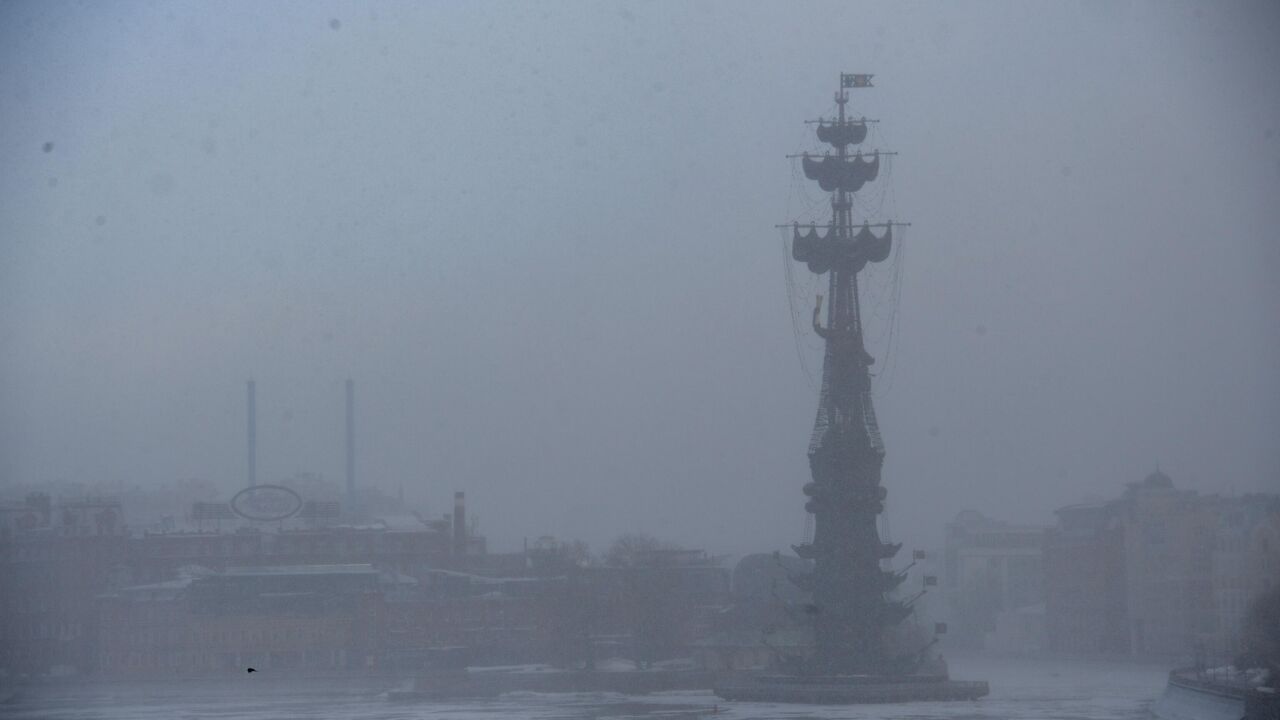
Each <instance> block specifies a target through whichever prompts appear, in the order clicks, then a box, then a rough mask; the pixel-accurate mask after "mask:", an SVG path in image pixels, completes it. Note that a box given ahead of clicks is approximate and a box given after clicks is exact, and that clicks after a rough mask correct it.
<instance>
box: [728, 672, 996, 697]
mask: <svg viewBox="0 0 1280 720" xmlns="http://www.w3.org/2000/svg"><path fill="white" fill-rule="evenodd" d="M988 692H990V688H989V687H987V683H986V681H982V680H978V681H963V680H951V679H948V678H947V676H945V675H764V674H761V675H743V676H738V677H734V678H732V679H728V680H726V681H725V682H724V683H723V684H721V685H719V686H718V687H716V688H715V694H716V695H718V696H719V697H721V698H723V699H725V700H736V701H743V702H772V703H805V704H809V705H856V704H873V703H904V702H930V701H942V700H977V699H978V698H980V697H983V696H984V695H986V694H987V693H988Z"/></svg>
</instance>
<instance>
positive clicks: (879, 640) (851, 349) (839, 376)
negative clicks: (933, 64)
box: [792, 73, 914, 675]
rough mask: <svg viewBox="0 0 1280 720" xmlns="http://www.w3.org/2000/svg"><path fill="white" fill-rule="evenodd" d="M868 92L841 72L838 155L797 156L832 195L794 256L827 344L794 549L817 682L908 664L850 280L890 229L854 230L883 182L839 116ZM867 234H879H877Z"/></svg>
mask: <svg viewBox="0 0 1280 720" xmlns="http://www.w3.org/2000/svg"><path fill="white" fill-rule="evenodd" d="M864 87H871V76H870V75H852V74H844V73H842V74H841V76H840V88H839V90H838V91H837V92H836V96H835V100H836V104H837V106H838V107H839V114H838V115H837V117H836V119H835V120H834V121H827V120H819V121H818V127H817V135H818V139H819V140H821V141H822V142H824V143H827V144H829V145H832V146H833V147H834V148H835V151H836V152H835V154H834V155H832V154H831V153H829V152H828V153H826V154H824V156H823V157H822V158H821V159H818V158H815V157H812V156H810V155H809V154H807V153H806V154H804V155H802V156H801V157H802V162H803V166H804V172H805V176H806V177H807V178H809V179H810V180H816V181H818V183H819V185H820V186H821V187H822V189H823V190H826V191H828V192H831V194H832V195H831V224H830V225H828V226H827V227H826V228H825V230H826V232H825V234H824V233H821V232H820V228H819V226H817V225H816V224H811V225H809V226H808V227H807V228H802V227H801V226H800V225H799V224H793V238H792V257H793V258H794V259H795V260H797V261H799V262H803V263H806V264H807V265H808V267H809V270H810V271H812V272H814V273H816V274H823V273H826V274H828V275H829V277H828V297H829V298H830V301H829V303H828V305H827V314H826V325H825V327H824V326H823V324H822V322H821V317H820V315H821V308H822V297H821V296H819V297H818V304H817V306H816V307H815V308H814V312H813V327H814V331H815V332H816V333H817V334H818V335H819V336H820V337H822V339H823V341H824V344H825V352H824V356H823V368H822V390H821V394H820V397H819V400H818V412H817V418H816V420H815V421H814V427H813V435H812V438H811V440H810V443H809V468H810V473H811V475H812V478H813V480H812V482H809V483H808V484H806V485H805V486H804V493H805V495H807V496H809V501H808V502H807V503H806V505H805V509H806V510H807V511H808V512H810V513H812V514H813V516H814V536H813V541H812V542H811V543H806V544H803V545H798V546H796V547H795V551H796V553H797V554H798V555H800V557H802V558H806V559H808V560H812V561H813V570H812V571H811V572H809V573H807V574H804V575H800V576H796V577H794V578H793V580H794V581H795V583H796V584H797V585H798V586H799V587H801V588H802V589H804V590H806V591H808V592H809V593H810V594H811V595H812V603H811V604H810V605H809V606H808V609H809V614H810V617H811V619H812V623H813V626H814V653H813V656H812V657H811V658H810V659H809V660H808V662H807V665H806V670H807V671H808V672H809V673H811V674H815V675H854V674H882V673H887V672H907V671H911V670H913V669H914V668H911V667H905V666H904V664H907V663H908V660H907V659H905V658H904V657H900V656H899V654H897V653H894V652H892V651H891V650H890V649H889V648H888V647H887V646H886V644H885V631H886V630H887V629H889V628H891V627H893V626H895V625H897V624H898V623H900V622H902V620H904V619H905V618H906V617H907V616H908V615H910V613H911V608H910V606H909V604H908V603H904V602H897V601H893V600H890V599H889V593H890V592H891V591H892V590H893V589H894V588H896V587H897V586H898V585H899V584H900V583H901V582H902V581H903V580H904V579H905V577H906V575H905V573H895V572H893V571H887V570H882V569H881V560H884V559H888V558H891V557H893V555H894V554H895V553H896V552H897V550H898V546H897V545H890V544H886V543H884V542H882V541H881V539H880V536H879V532H878V530H877V528H876V518H877V516H878V515H879V514H880V513H881V512H883V510H884V499H885V496H886V491H885V489H884V487H882V486H881V484H880V469H881V466H882V464H883V462H884V454H885V450H884V445H883V443H882V442H881V439H880V430H879V426H878V425H877V423H876V418H875V409H874V407H873V406H872V403H871V374H870V370H869V368H870V365H871V364H872V363H873V362H874V360H873V359H872V357H871V356H870V355H869V354H868V353H867V351H866V347H865V345H864V339H863V332H862V318H861V310H860V308H859V306H858V273H859V272H860V271H861V270H862V269H863V268H864V267H865V266H866V264H867V263H868V262H880V261H883V260H884V259H885V258H887V257H888V255H889V250H890V247H891V244H892V233H893V227H894V226H895V225H899V224H900V223H880V224H877V225H872V224H871V223H869V222H866V221H864V222H863V224H862V225H861V226H855V225H854V222H853V196H854V193H856V192H858V191H859V190H860V189H861V188H862V186H863V185H864V184H865V183H867V182H871V181H874V180H875V179H876V177H877V176H878V174H879V170H880V158H881V156H882V155H887V154H889V153H881V152H880V151H878V150H877V151H874V152H873V153H872V155H871V157H870V159H868V158H867V157H866V156H865V155H864V154H863V153H862V151H861V150H858V151H855V152H854V153H853V154H850V150H849V146H851V145H859V144H861V143H862V141H863V140H864V139H865V138H866V134H867V122H868V121H867V120H866V119H865V118H861V119H858V120H851V119H849V117H848V116H847V113H846V107H845V106H846V105H847V103H848V102H849V93H848V89H850V88H864ZM872 228H883V232H882V233H881V234H879V235H877V234H876V233H875V232H874V231H873V229H872Z"/></svg>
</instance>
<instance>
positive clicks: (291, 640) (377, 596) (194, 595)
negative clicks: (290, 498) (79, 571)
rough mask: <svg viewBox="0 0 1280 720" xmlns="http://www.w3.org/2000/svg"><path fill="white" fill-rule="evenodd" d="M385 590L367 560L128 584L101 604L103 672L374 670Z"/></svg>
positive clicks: (151, 674) (173, 673) (193, 673)
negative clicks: (349, 563)
mask: <svg viewBox="0 0 1280 720" xmlns="http://www.w3.org/2000/svg"><path fill="white" fill-rule="evenodd" d="M382 604H383V596H382V593H381V592H380V588H379V574H378V571H377V570H376V569H374V568H373V566H371V565H367V564H355V565H309V566H292V567H255V568H231V569H228V570H227V571H225V572H223V573H216V574H209V575H205V576H200V577H187V578H180V579H177V580H171V581H167V582H162V583H155V584H152V585H142V586H135V587H130V588H124V589H121V590H120V591H118V592H116V593H113V594H111V595H109V596H107V597H105V598H103V601H102V603H101V612H102V618H101V620H102V621H101V628H102V630H101V639H100V642H99V643H98V668H99V670H100V671H101V672H102V673H103V674H105V675H113V676H136V677H148V678H155V677H165V676H169V677H173V676H178V677H193V676H200V675H206V674H210V673H219V672H224V673H230V672H237V673H243V672H245V671H246V670H247V669H248V668H254V669H255V670H259V671H266V670H271V671H275V672H276V673H277V674H279V673H281V672H290V671H295V672H308V673H313V672H317V671H320V672H324V671H331V672H349V671H357V670H371V669H373V667H374V664H375V660H376V657H377V654H378V653H379V651H380V643H379V638H380V634H381V632H380V631H381V628H380V626H379V623H380V621H381V615H382V613H381V612H380V609H381V606H382Z"/></svg>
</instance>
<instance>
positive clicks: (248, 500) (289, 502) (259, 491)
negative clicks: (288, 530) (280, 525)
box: [231, 485, 302, 522]
mask: <svg viewBox="0 0 1280 720" xmlns="http://www.w3.org/2000/svg"><path fill="white" fill-rule="evenodd" d="M301 509H302V496H301V495H299V494H298V493H296V492H294V491H292V490H290V489H289V488H287V487H282V486H280V485H254V486H253V487H248V488H245V489H243V490H241V491H240V492H238V493H236V494H235V497H233V498H231V511H232V512H234V513H235V514H237V515H239V516H240V517H242V518H244V519H245V520H256V521H258V522H269V521H272V520H284V519H285V518H290V517H293V516H294V515H296V514H297V513H298V511H299V510H301Z"/></svg>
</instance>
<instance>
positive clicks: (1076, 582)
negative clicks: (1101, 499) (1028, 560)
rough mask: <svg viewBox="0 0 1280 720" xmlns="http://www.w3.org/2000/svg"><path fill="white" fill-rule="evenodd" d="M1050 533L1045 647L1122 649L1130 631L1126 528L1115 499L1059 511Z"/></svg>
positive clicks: (1114, 651)
mask: <svg viewBox="0 0 1280 720" xmlns="http://www.w3.org/2000/svg"><path fill="white" fill-rule="evenodd" d="M1056 515H1057V516H1058V524H1057V526H1055V527H1053V528H1051V529H1050V530H1049V531H1048V532H1047V533H1046V534H1045V544H1044V573H1045V615H1044V625H1045V649H1046V650H1049V651H1052V652H1057V653H1066V654H1086V655H1092V654H1121V653H1124V652H1127V650H1128V633H1127V631H1126V622H1125V618H1126V612H1127V604H1126V600H1125V591H1126V586H1125V555H1124V531H1123V529H1122V528H1121V525H1120V519H1119V517H1118V513H1117V508H1116V507H1115V505H1114V504H1110V503H1095V504H1087V505H1071V506H1068V507H1064V508H1061V509H1059V510H1058V511H1057V513H1056Z"/></svg>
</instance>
